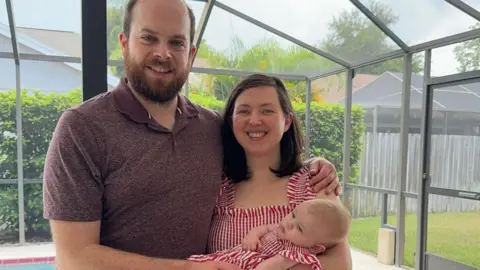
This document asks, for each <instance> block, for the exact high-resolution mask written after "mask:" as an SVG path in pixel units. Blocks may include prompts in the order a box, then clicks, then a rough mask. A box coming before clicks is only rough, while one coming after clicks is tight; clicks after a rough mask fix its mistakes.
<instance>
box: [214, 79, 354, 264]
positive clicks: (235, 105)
mask: <svg viewBox="0 0 480 270" xmlns="http://www.w3.org/2000/svg"><path fill="white" fill-rule="evenodd" d="M222 132H223V134H222V135H223V138H224V170H225V175H226V180H225V182H224V184H223V186H222V189H221V193H220V195H219V198H218V201H217V206H216V209H215V215H214V218H213V223H212V229H211V236H210V239H209V253H213V252H216V251H219V250H224V249H229V248H232V247H234V246H235V245H238V244H240V243H241V240H242V239H243V237H244V236H245V235H246V233H247V232H248V231H249V230H250V229H252V228H253V227H256V226H258V225H260V224H274V223H278V222H279V221H280V220H281V219H282V218H283V217H284V216H286V215H288V214H289V213H290V211H291V210H292V209H293V208H294V207H295V206H296V205H298V204H299V203H301V202H302V201H305V200H308V199H313V198H315V197H317V198H329V199H332V200H337V199H338V197H337V196H336V195H335V194H330V195H327V194H326V193H325V190H324V189H323V190H321V191H320V192H319V193H318V194H316V193H315V192H314V191H313V189H312V187H311V185H310V181H309V179H310V175H309V170H308V168H307V167H303V166H302V160H301V153H302V149H303V144H302V135H301V132H300V127H299V124H298V121H297V119H296V117H295V114H294V112H293V109H292V105H291V103H290V100H289V97H288V94H287V91H286V88H285V86H284V84H283V83H282V82H281V81H280V80H279V79H277V78H275V77H269V76H265V75H260V74H254V75H251V76H249V77H247V78H245V79H244V80H242V81H241V82H240V83H239V84H238V85H237V86H236V87H235V88H234V89H233V90H232V92H231V94H230V97H229V99H228V101H227V104H226V107H225V113H224V126H223V127H222ZM319 259H320V261H321V263H322V264H323V265H324V267H325V268H324V269H326V270H329V269H351V257H350V249H349V246H348V243H347V242H346V241H345V243H342V244H340V245H338V246H335V247H333V248H331V249H328V250H327V251H326V252H325V253H323V254H322V255H320V256H319ZM302 267H304V266H302V265H297V266H295V267H294V269H301V268H302ZM306 269H308V266H306Z"/></svg>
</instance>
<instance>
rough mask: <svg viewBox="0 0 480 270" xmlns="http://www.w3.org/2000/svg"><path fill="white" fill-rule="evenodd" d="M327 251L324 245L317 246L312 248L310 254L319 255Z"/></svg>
mask: <svg viewBox="0 0 480 270" xmlns="http://www.w3.org/2000/svg"><path fill="white" fill-rule="evenodd" d="M324 251H325V246H324V245H315V246H313V247H311V248H310V252H312V253H313V254H319V253H322V252H324Z"/></svg>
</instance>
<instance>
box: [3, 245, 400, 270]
mask: <svg viewBox="0 0 480 270" xmlns="http://www.w3.org/2000/svg"><path fill="white" fill-rule="evenodd" d="M50 256H55V250H54V248H53V244H51V243H47V244H28V245H23V246H18V245H8V246H0V260H3V259H19V258H42V257H50ZM352 257H353V270H394V269H403V268H398V267H394V266H389V265H384V264H380V263H379V262H378V261H377V259H376V258H375V257H374V256H372V255H370V254H366V253H364V252H362V251H360V250H357V249H355V248H352Z"/></svg>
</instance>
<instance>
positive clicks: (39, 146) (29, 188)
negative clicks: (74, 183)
mask: <svg viewBox="0 0 480 270" xmlns="http://www.w3.org/2000/svg"><path fill="white" fill-rule="evenodd" d="M190 99H191V100H192V101H193V102H195V103H197V104H200V105H203V106H205V107H209V108H211V109H214V110H216V111H219V112H220V111H221V110H222V108H223V104H224V103H223V101H219V100H217V99H216V98H214V97H211V96H207V95H204V94H194V93H191V94H190ZM22 100H23V102H22V103H23V104H22V112H23V136H24V141H23V162H24V178H25V179H41V178H42V173H43V166H44V157H45V154H46V152H47V149H48V144H49V142H50V139H51V137H52V132H53V131H54V129H55V125H56V122H57V120H58V118H59V117H60V115H61V113H62V112H63V111H64V110H65V109H67V108H69V107H71V106H74V105H76V104H79V103H80V102H81V91H80V90H79V89H76V90H73V91H71V92H70V93H68V94H42V93H40V92H33V93H32V92H30V93H27V92H26V91H23V93H22ZM294 108H295V110H296V112H297V114H298V117H299V119H300V121H301V123H302V127H303V129H304V127H305V125H304V122H305V104H297V103H295V104H294ZM363 117H364V111H363V110H362V109H361V108H359V107H354V108H353V109H352V134H351V140H352V144H351V145H352V147H351V155H350V162H351V164H352V172H351V181H352V180H353V179H355V178H356V175H357V173H358V164H357V163H358V161H359V158H360V153H361V150H362V145H361V136H362V134H363V132H364V125H363ZM310 119H311V136H310V138H311V143H310V152H311V153H312V156H323V157H325V158H327V159H329V160H330V161H332V162H333V163H334V164H335V166H336V168H337V170H338V173H339V175H340V176H341V175H342V166H343V162H342V158H343V154H342V153H343V130H344V126H343V123H344V108H343V106H341V105H339V104H319V103H312V106H311V118H310ZM15 134H16V126H15V91H9V92H0V179H16V178H17V154H16V151H17V150H16V135H15ZM0 181H1V180H0ZM17 199H18V196H17V188H16V185H0V225H6V229H7V231H9V232H11V233H12V234H15V233H17V232H18V214H17V213H18V202H17ZM42 214H43V204H42V186H41V184H28V185H26V186H25V222H26V235H27V238H28V237H35V236H41V235H45V234H48V233H49V227H48V223H47V221H45V220H44V219H43V218H42Z"/></svg>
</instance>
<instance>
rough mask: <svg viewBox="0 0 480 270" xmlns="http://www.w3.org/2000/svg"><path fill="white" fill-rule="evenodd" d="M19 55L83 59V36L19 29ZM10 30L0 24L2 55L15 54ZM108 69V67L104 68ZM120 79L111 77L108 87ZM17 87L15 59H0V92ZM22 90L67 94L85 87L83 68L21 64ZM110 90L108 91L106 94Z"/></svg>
mask: <svg viewBox="0 0 480 270" xmlns="http://www.w3.org/2000/svg"><path fill="white" fill-rule="evenodd" d="M16 34H17V43H18V47H19V52H20V53H29V54H42V55H58V56H72V57H81V55H82V42H81V34H79V33H74V32H67V31H56V30H44V29H34V28H23V27H17V31H16ZM12 51H13V50H12V44H11V39H10V28H9V26H8V25H5V24H2V23H0V52H12ZM105 68H106V67H105ZM118 81H119V78H117V77H115V76H113V75H112V74H109V75H108V78H107V84H108V88H109V89H112V88H113V87H115V86H116V85H117V83H118ZM15 87H16V75H15V64H14V60H13V59H5V58H0V91H6V90H12V89H15ZM20 87H21V88H23V89H28V90H40V91H42V92H45V93H50V92H54V93H66V92H69V91H70V90H72V89H75V88H81V87H82V65H81V64H80V63H61V62H45V61H32V60H21V61H20ZM106 90H107V89H105V91H106Z"/></svg>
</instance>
